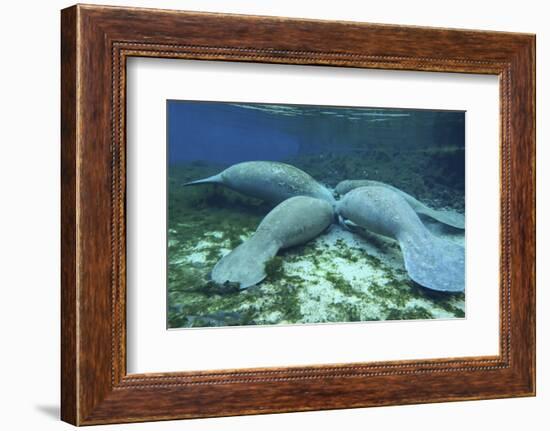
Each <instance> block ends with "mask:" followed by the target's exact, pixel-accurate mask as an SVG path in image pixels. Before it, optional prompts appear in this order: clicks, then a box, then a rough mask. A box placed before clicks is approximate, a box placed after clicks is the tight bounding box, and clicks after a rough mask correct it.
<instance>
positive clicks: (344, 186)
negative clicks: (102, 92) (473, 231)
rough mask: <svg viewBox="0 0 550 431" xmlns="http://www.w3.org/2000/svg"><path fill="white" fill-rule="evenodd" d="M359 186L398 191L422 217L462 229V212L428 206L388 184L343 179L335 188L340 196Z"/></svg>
mask: <svg viewBox="0 0 550 431" xmlns="http://www.w3.org/2000/svg"><path fill="white" fill-rule="evenodd" d="M359 187H386V188H388V189H390V190H393V191H394V192H396V193H399V194H400V195H401V197H402V198H404V199H405V200H406V201H407V203H408V204H409V205H410V206H411V208H412V209H413V210H414V211H415V212H416V213H417V214H418V215H419V216H421V217H422V218H423V217H427V218H430V219H433V220H435V221H437V222H439V223H443V224H445V225H448V226H452V227H454V228H456V229H464V225H465V223H464V215H463V214H460V213H457V212H454V211H445V210H435V209H433V208H430V207H429V206H428V205H426V204H424V203H422V202H420V201H419V200H418V199H416V198H415V197H413V196H411V195H410V194H408V193H406V192H404V191H403V190H400V189H398V188H397V187H394V186H392V185H390V184H386V183H382V182H380V181H373V180H344V181H341V182H340V183H339V184H338V185H337V186H336V188H335V190H336V192H337V193H338V194H339V195H340V196H344V195H345V194H346V193H348V192H350V191H351V190H354V189H356V188H359Z"/></svg>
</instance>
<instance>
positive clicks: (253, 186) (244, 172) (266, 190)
mask: <svg viewBox="0 0 550 431" xmlns="http://www.w3.org/2000/svg"><path fill="white" fill-rule="evenodd" d="M197 184H222V185H224V186H226V187H229V188H230V189H233V190H235V191H237V192H240V193H242V194H244V195H248V196H252V197H255V198H259V199H262V200H264V201H267V202H270V203H272V204H278V203H280V202H283V201H284V200H286V199H288V198H291V197H293V196H311V197H314V198H318V199H323V200H325V201H327V202H329V203H331V204H334V203H335V199H334V196H333V195H332V193H331V192H330V191H329V190H328V189H327V188H326V187H325V186H323V185H322V184H320V183H318V182H317V181H316V180H315V179H314V178H313V177H311V176H310V175H309V174H307V173H305V172H304V171H302V170H300V169H298V168H296V167H294V166H291V165H287V164H285V163H279V162H264V161H254V162H243V163H238V164H236V165H233V166H230V167H229V168H227V169H225V170H224V171H222V172H220V173H219V174H217V175H213V176H211V177H208V178H204V179H202V180H197V181H191V182H189V183H186V184H184V185H185V186H192V185H197Z"/></svg>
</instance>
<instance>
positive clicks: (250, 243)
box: [211, 233, 280, 289]
mask: <svg viewBox="0 0 550 431" xmlns="http://www.w3.org/2000/svg"><path fill="white" fill-rule="evenodd" d="M279 248H280V247H279V244H278V243H277V242H276V241H273V240H270V238H266V236H265V235H261V234H258V233H256V234H254V235H253V236H252V237H251V238H249V239H247V240H246V241H245V242H243V243H242V244H241V245H239V246H238V247H237V248H235V249H234V250H233V251H231V252H230V253H229V254H227V255H225V256H224V257H223V258H222V259H221V260H220V261H219V262H218V263H217V264H216V266H214V269H212V274H211V278H212V281H214V282H215V283H218V284H224V283H226V282H229V283H238V284H239V286H240V288H241V289H246V288H247V287H250V286H254V285H255V284H258V283H259V282H260V281H262V280H263V279H264V278H265V277H266V275H267V274H266V272H265V266H266V264H267V262H268V261H269V260H270V259H271V258H273V257H274V256H275V255H276V254H277V252H278V251H279Z"/></svg>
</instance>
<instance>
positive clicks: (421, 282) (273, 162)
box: [61, 5, 535, 425]
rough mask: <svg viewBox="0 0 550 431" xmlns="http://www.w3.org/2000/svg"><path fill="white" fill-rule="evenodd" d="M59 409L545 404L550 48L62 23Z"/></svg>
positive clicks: (228, 26) (515, 40)
mask: <svg viewBox="0 0 550 431" xmlns="http://www.w3.org/2000/svg"><path fill="white" fill-rule="evenodd" d="M61 16H62V26H61V44H62V46H61V49H62V65H61V70H62V94H61V100H62V103H61V106H62V112H61V117H62V154H61V159H62V184H61V186H62V286H61V290H62V327H61V330H62V337H61V338H62V346H61V350H62V364H61V366H62V382H61V386H62V388H61V397H62V399H61V416H62V419H63V420H64V421H67V422H69V423H72V424H75V425H92V424H106V423H120V422H139V421H153V420H167V419H180V418H197V417H213V416H230V415H242V414H258V413H274V412H289V411H307V410H322V409H336V408H353V407H368V406H382V405H395V404H413V403H430V402H442V401H455V400H474V399H489V398H502V397H515V396H533V395H534V394H535V112H534V100H535V77H534V70H535V37H534V35H529V34H514V33H504V32H487V31H473V30H451V29H439V28H423V27H403V26H391V25H379V24H366V23H353V22H332V21H316V20H298V19H289V18H278V17H255V16H243V15H222V14H213V13H197V12H180V11H168V10H152V9H151V10H150V9H134V8H119V7H104V6H93V5H77V6H73V7H70V8H68V9H64V10H63V11H62V15H61Z"/></svg>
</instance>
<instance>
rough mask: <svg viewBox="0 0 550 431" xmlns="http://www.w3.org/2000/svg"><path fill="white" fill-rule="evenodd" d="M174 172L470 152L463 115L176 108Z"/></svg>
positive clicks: (182, 104)
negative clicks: (375, 152)
mask: <svg viewBox="0 0 550 431" xmlns="http://www.w3.org/2000/svg"><path fill="white" fill-rule="evenodd" d="M167 109H168V143H169V145H168V150H169V163H170V164H171V165H173V164H177V163H180V162H189V161H198V160H200V161H204V162H214V163H220V164H233V163H237V162H241V161H248V160H277V161H282V160H287V159H292V158H293V157H296V156H299V155H304V154H320V153H340V154H341V153H343V154H352V153H354V152H356V151H358V150H366V149H379V148H384V149H385V150H388V149H391V150H392V151H399V150H413V149H422V148H424V149H434V148H435V149H437V148H441V147H453V148H464V121H465V114H464V112H463V111H436V110H433V111H432V110H412V109H381V108H349V107H333V106H330V107H328V106H308V105H269V104H245V103H238V104H237V103H220V102H194V101H177V100H169V101H168V103H167Z"/></svg>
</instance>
